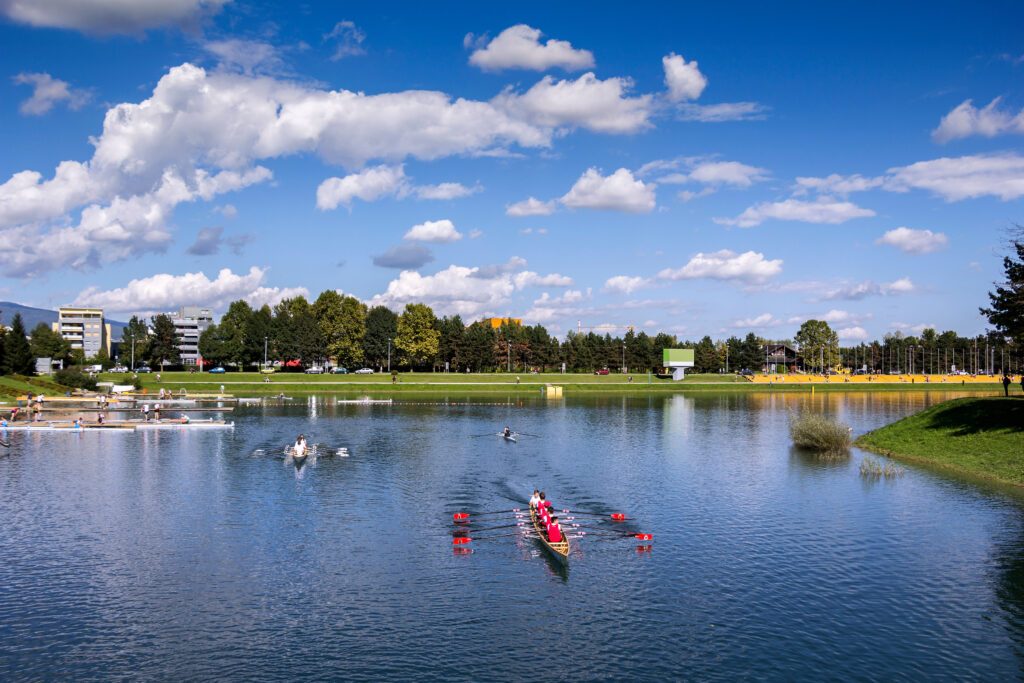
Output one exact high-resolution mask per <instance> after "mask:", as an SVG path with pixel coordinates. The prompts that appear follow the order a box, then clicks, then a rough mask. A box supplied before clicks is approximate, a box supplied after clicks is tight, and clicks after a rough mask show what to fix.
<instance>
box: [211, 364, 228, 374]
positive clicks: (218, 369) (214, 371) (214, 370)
mask: <svg viewBox="0 0 1024 683" xmlns="http://www.w3.org/2000/svg"><path fill="white" fill-rule="evenodd" d="M225 372H227V371H226V370H225V369H224V368H222V367H220V366H219V365H218V366H217V367H215V368H210V374H211V375H223V374H224V373H225Z"/></svg>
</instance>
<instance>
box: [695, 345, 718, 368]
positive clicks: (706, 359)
mask: <svg viewBox="0 0 1024 683" xmlns="http://www.w3.org/2000/svg"><path fill="white" fill-rule="evenodd" d="M693 371H694V372H718V353H717V352H716V351H715V343H714V342H713V341H711V337H708V336H705V337H704V338H703V339H701V340H700V341H699V342H697V345H696V346H695V347H694V349H693Z"/></svg>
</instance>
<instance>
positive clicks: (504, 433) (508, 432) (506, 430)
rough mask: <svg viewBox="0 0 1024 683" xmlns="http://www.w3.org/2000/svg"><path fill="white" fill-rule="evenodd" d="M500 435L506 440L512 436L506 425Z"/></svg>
mask: <svg viewBox="0 0 1024 683" xmlns="http://www.w3.org/2000/svg"><path fill="white" fill-rule="evenodd" d="M501 435H502V436H504V437H505V438H506V439H507V438H508V437H510V436H512V430H511V429H510V428H509V426H508V425H505V431H504V432H502V433H501Z"/></svg>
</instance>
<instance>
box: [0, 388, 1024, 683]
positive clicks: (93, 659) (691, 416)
mask: <svg viewBox="0 0 1024 683" xmlns="http://www.w3.org/2000/svg"><path fill="white" fill-rule="evenodd" d="M939 399H940V397H939V396H938V395H934V396H931V397H929V396H925V395H922V394H907V395H901V394H879V395H869V394H852V395H849V396H842V395H835V394H830V395H826V396H819V397H816V398H813V399H812V398H810V397H806V396H793V395H783V396H779V395H775V396H772V395H715V396H703V395H702V396H694V397H690V396H674V397H656V398H623V397H614V398H586V399H573V398H570V399H568V400H567V401H566V402H564V403H562V402H558V403H554V404H551V405H549V404H545V403H543V402H541V401H522V400H520V401H513V402H509V403H501V402H495V401H494V400H493V399H492V400H491V402H490V403H480V402H479V399H477V403H475V404H472V405H465V404H463V405H400V404H397V403H396V404H395V405H393V406H351V405H334V404H333V399H332V398H327V399H322V398H321V399H313V400H311V401H310V402H309V403H307V402H305V401H303V402H301V403H297V404H294V405H280V406H266V407H260V408H252V409H242V410H239V411H237V412H235V413H234V415H233V417H232V418H231V419H234V420H235V421H236V423H237V427H236V429H235V430H234V432H221V433H217V432H210V431H205V432H203V431H193V432H164V433H160V432H150V433H138V434H117V433H107V434H103V433H83V434H77V435H71V434H33V435H27V434H24V433H13V434H11V435H10V439H11V441H12V448H11V449H10V451H9V455H8V456H7V457H0V520H2V522H0V524H2V529H3V533H2V534H0V679H3V680H40V679H59V678H63V679H75V680H111V679H124V678H129V679H149V680H154V679H158V680H168V679H174V680H184V679H211V678H218V679H235V680H243V679H244V680H248V679H262V680H274V679H277V680H295V679H299V678H303V679H307V678H308V679H324V680H327V679H332V680H337V679H347V680H373V681H379V680H383V679H401V680H413V679H421V680H422V679H436V678H442V677H443V678H444V679H446V680H525V679H527V678H533V677H538V676H540V677H545V678H551V679H552V680H561V679H570V680H580V679H647V680H655V679H668V678H673V679H679V678H689V679H694V678H696V679H729V680H735V679H737V678H759V679H775V680H800V679H821V678H825V677H834V678H863V679H879V680H898V679H921V678H925V677H928V678H945V679H965V678H969V679H978V678H981V679H1009V678H1018V677H1020V676H1021V674H1022V664H1024V649H1022V648H1024V613H1022V610H1024V504H1022V502H1021V501H1020V499H1015V498H1013V497H1011V496H1009V495H1007V494H1005V493H1000V492H998V491H993V490H985V489H982V488H978V487H976V486H974V485H972V484H968V483H965V482H958V481H955V480H949V479H944V478H940V477H937V476H935V475H933V474H930V473H928V472H924V471H921V470H917V469H915V468H907V472H906V474H905V475H904V476H903V477H902V478H900V479H897V480H891V481H866V480H864V479H862V478H861V477H860V475H859V473H858V464H859V462H860V460H861V458H862V457H863V455H864V454H863V453H861V452H859V451H854V452H853V454H852V456H851V458H850V459H849V460H848V461H844V462H838V463H834V462H832V463H827V462H821V461H819V460H817V459H815V458H813V457H808V456H806V455H804V454H802V453H799V452H796V451H794V450H792V449H791V447H790V446H789V443H788V436H787V432H786V427H787V410H788V409H791V408H794V407H797V406H799V405H802V404H811V405H813V406H814V407H816V408H817V409H820V410H826V411H828V412H830V413H833V414H837V415H839V416H840V417H841V418H842V419H844V420H845V421H846V422H847V423H848V424H851V425H852V426H853V428H854V431H855V433H862V432H864V431H867V430H869V429H872V428H874V427H876V426H879V425H882V424H884V423H886V422H888V421H890V420H892V419H894V418H897V417H900V416H902V415H905V414H908V413H910V412H912V411H914V410H917V409H919V408H921V407H923V406H924V405H925V404H926V403H928V402H934V401H937V400H939ZM506 423H508V424H511V425H512V426H513V427H514V428H517V429H519V430H522V431H524V432H529V433H531V434H537V435H539V438H528V437H524V438H522V439H521V441H520V442H519V443H518V444H507V443H505V442H503V441H502V440H500V439H498V438H497V437H485V438H474V435H479V434H483V433H488V432H494V431H497V429H498V428H500V427H501V426H502V425H504V424H506ZM298 432H304V433H306V434H307V435H309V436H310V441H311V442H320V443H323V444H326V445H330V446H332V447H335V448H337V447H340V446H346V447H348V448H349V450H350V452H351V457H349V458H338V457H320V458H318V459H317V460H316V461H315V462H309V463H307V464H306V466H305V467H303V468H301V469H299V470H296V468H295V467H294V466H293V465H292V464H291V463H290V461H285V460H284V459H283V456H282V455H281V449H282V447H283V446H284V444H285V443H286V442H288V441H289V440H291V439H293V438H294V436H295V434H296V433H298ZM535 485H537V486H541V487H542V488H545V489H546V490H547V492H548V493H549V495H550V496H551V497H552V498H553V499H554V500H555V501H556V502H557V503H560V504H562V505H567V506H570V507H572V506H579V507H581V508H596V509H601V510H607V511H623V512H626V513H628V514H630V515H632V516H635V517H637V518H638V521H637V522H636V523H635V524H636V526H635V527H634V528H635V529H637V530H642V531H650V532H652V533H654V534H655V543H654V545H653V549H652V550H651V551H650V552H638V551H637V549H636V543H635V542H631V541H625V540H615V539H613V540H601V539H598V538H594V537H587V538H585V539H581V540H579V541H577V542H576V546H575V547H574V549H573V554H572V557H571V560H570V566H569V568H568V570H567V571H562V570H560V569H559V568H557V567H556V566H555V565H554V564H552V562H551V561H550V560H548V559H547V558H546V556H545V555H544V554H542V552H541V551H540V549H539V548H538V546H537V545H536V544H535V543H534V542H532V541H529V540H526V539H520V538H516V537H507V538H496V539H494V540H492V541H488V542H481V543H477V544H474V545H475V546H476V548H475V552H473V554H469V555H457V554H454V553H453V550H452V545H451V535H450V531H451V524H450V521H451V513H452V512H454V511H456V510H459V509H475V510H492V509H503V508H510V507H513V504H514V503H516V502H518V501H521V500H524V499H525V498H526V497H527V496H528V495H529V493H530V491H531V490H532V488H533V487H534V486H535ZM488 519H489V520H495V521H496V523H502V522H503V521H504V520H505V519H506V518H503V517H500V516H495V517H492V518H488ZM495 533H501V532H495ZM543 654H546V655H547V657H548V658H549V659H545V658H544V657H542V656H541V655H543ZM554 657H558V658H559V659H558V661H557V662H552V661H551V660H550V658H554ZM552 664H553V665H554V668H551V669H549V668H548V666H549V665H552Z"/></svg>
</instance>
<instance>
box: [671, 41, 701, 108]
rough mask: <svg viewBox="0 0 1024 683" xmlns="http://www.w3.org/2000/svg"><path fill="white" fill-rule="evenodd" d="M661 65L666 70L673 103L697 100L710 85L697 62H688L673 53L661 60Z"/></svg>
mask: <svg viewBox="0 0 1024 683" xmlns="http://www.w3.org/2000/svg"><path fill="white" fill-rule="evenodd" d="M661 65H662V67H663V68H664V69H665V86H666V87H667V88H668V97H669V99H670V100H672V101H673V102H680V101H683V100H695V99H697V98H698V97H700V94H701V93H702V92H704V88H706V87H707V85H708V79H707V78H705V77H704V74H702V73H701V72H700V69H698V68H697V60H693V61H691V62H687V61H686V59H684V58H683V57H682V55H677V54H676V53H674V52H673V53H671V54H669V55H666V56H665V57H662V58H661Z"/></svg>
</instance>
